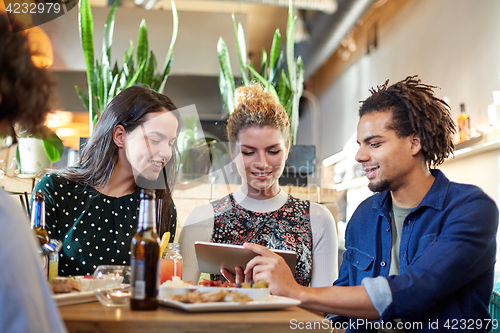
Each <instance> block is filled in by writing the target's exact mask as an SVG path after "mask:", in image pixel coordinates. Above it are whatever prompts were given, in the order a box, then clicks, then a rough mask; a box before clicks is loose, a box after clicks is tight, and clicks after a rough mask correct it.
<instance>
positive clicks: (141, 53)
mask: <svg viewBox="0 0 500 333" xmlns="http://www.w3.org/2000/svg"><path fill="white" fill-rule="evenodd" d="M148 53H149V45H148V28H147V27H146V20H145V19H142V21H141V25H140V26H139V38H138V39H137V64H142V62H143V61H147V60H148ZM138 80H139V82H144V73H143V72H141V74H140V76H139V77H138Z"/></svg>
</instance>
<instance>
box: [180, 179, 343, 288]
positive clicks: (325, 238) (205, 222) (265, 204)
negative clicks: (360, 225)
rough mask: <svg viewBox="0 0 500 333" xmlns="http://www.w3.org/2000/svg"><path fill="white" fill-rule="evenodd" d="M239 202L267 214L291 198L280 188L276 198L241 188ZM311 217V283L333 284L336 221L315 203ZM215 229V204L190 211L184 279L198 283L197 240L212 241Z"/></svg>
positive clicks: (184, 240)
mask: <svg viewBox="0 0 500 333" xmlns="http://www.w3.org/2000/svg"><path fill="white" fill-rule="evenodd" d="M233 197H234V199H235V200H236V202H237V203H238V204H239V205H240V206H242V207H243V208H245V209H248V210H251V211H254V212H259V213H266V212H272V211H275V210H278V209H279V208H281V207H282V206H283V205H284V204H285V203H286V201H287V199H288V194H286V193H285V192H284V191H282V190H281V191H280V192H279V193H278V195H276V196H275V197H274V198H271V199H267V200H256V199H252V198H249V197H247V196H246V195H245V194H244V193H243V191H242V190H241V188H240V189H238V190H237V191H236V192H234V193H233ZM310 219H311V229H312V241H313V249H312V250H313V252H312V272H311V286H312V287H326V286H331V285H332V284H333V282H334V281H335V280H336V279H337V277H338V245H337V231H336V227H335V220H334V219H333V216H332V214H331V213H330V211H329V210H328V209H326V208H325V207H324V206H322V205H320V204H317V203H313V202H311V208H310ZM213 229H214V212H213V208H212V205H211V204H207V205H203V206H198V207H195V208H194V209H193V211H192V212H191V214H189V216H188V218H187V220H186V222H185V223H184V226H183V227H182V231H181V235H180V239H179V243H180V251H181V255H182V257H183V274H182V276H183V280H184V281H194V282H195V283H197V282H198V280H199V279H200V271H199V270H198V262H197V260H196V253H195V249H194V242H195V241H203V242H210V241H211V239H212V232H213Z"/></svg>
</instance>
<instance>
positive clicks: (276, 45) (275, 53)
mask: <svg viewBox="0 0 500 333" xmlns="http://www.w3.org/2000/svg"><path fill="white" fill-rule="evenodd" d="M280 53H281V34H280V29H276V31H275V32H274V36H273V43H272V44H271V51H270V52H269V77H270V76H271V72H272V71H273V69H274V68H275V66H276V65H277V63H276V62H277V60H278V57H279V55H280Z"/></svg>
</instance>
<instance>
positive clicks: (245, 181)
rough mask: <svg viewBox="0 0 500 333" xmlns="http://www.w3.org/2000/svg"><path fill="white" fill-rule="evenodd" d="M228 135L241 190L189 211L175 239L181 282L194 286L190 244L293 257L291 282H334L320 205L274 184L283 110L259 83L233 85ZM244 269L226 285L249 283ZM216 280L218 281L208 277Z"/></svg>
mask: <svg viewBox="0 0 500 333" xmlns="http://www.w3.org/2000/svg"><path fill="white" fill-rule="evenodd" d="M235 101H236V103H235V104H236V107H235V110H234V112H233V113H232V114H231V116H230V117H229V119H228V124H227V133H228V139H229V142H230V144H231V147H232V148H231V154H232V156H233V158H235V162H236V165H237V168H238V173H239V174H240V175H241V177H242V185H241V187H240V188H239V189H238V190H237V191H236V192H234V193H231V194H229V195H227V196H225V197H224V198H222V199H220V200H217V201H214V202H212V203H211V204H208V205H203V206H199V207H196V208H195V209H194V210H193V212H192V213H191V214H190V215H189V217H188V218H187V220H186V223H185V225H184V227H183V229H182V232H181V236H180V243H181V253H182V254H183V257H184V259H185V260H184V263H185V264H184V275H183V278H184V280H193V281H194V282H197V281H198V280H199V277H200V272H199V270H198V266H197V260H196V255H195V250H194V242H195V241H205V242H208V241H211V242H214V243H224V244H236V245H241V244H243V243H245V242H252V243H256V244H260V245H264V246H266V247H268V248H271V249H282V250H293V251H295V252H296V253H297V265H296V269H295V280H296V281H297V282H298V283H300V284H301V285H304V286H308V285H312V286H317V287H320V286H330V285H332V283H333V281H335V279H336V278H337V260H338V258H337V237H336V229H335V221H334V220H333V217H332V215H331V213H330V212H329V211H328V210H327V209H326V208H325V207H323V206H321V205H319V204H316V203H311V202H309V201H307V200H300V199H297V198H294V197H292V196H291V195H289V194H287V193H285V192H284V191H283V190H282V188H281V187H280V185H279V182H278V181H279V177H280V176H281V174H282V173H283V169H284V167H285V161H286V159H287V157H288V151H289V148H290V140H289V137H290V123H289V121H288V116H287V114H286V111H285V109H284V108H283V106H281V105H280V104H279V102H278V100H277V99H276V98H275V97H274V96H273V95H272V94H271V93H269V92H265V91H264V90H263V89H262V87H261V86H259V85H251V86H246V87H240V88H238V89H237V90H236V93H235ZM243 269H244V267H235V271H236V276H233V275H232V274H231V273H230V272H228V271H227V270H225V269H222V270H221V274H222V275H224V277H226V279H228V280H229V281H230V282H236V283H241V282H243V281H244V280H246V281H249V280H250V279H251V276H250V274H249V275H248V276H243ZM211 278H212V279H221V278H222V277H221V276H212V277H211Z"/></svg>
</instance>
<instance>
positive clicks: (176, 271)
mask: <svg viewBox="0 0 500 333" xmlns="http://www.w3.org/2000/svg"><path fill="white" fill-rule="evenodd" d="M173 276H178V277H180V278H181V280H182V259H171V258H162V259H160V284H162V283H163V282H165V281H167V280H172V277H173Z"/></svg>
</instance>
